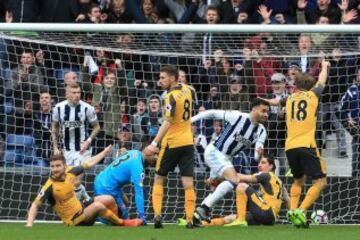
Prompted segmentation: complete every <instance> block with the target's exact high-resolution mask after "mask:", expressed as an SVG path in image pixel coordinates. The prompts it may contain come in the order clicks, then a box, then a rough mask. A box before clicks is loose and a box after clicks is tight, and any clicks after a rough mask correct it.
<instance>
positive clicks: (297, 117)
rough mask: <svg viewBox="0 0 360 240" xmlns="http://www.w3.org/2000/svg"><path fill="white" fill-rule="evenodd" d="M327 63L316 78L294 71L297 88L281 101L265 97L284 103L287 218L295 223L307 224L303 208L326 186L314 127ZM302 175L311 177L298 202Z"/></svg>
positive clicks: (303, 177)
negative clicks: (288, 176)
mask: <svg viewBox="0 0 360 240" xmlns="http://www.w3.org/2000/svg"><path fill="white" fill-rule="evenodd" d="M329 66H330V63H329V62H328V61H325V60H323V61H322V63H321V72H320V74H319V79H318V81H317V82H316V81H315V80H314V78H313V77H312V76H310V75H309V74H298V75H297V76H296V77H295V85H296V88H297V91H296V92H295V93H293V94H291V95H290V96H289V97H287V98H286V99H285V100H284V101H279V100H277V99H271V100H268V102H269V103H270V104H271V105H279V104H281V105H285V104H286V110H285V111H286V127H287V138H286V142H285V151H286V157H287V159H288V162H289V166H290V169H291V172H292V174H293V176H294V183H293V184H292V186H291V189H290V202H291V204H290V210H289V211H288V218H289V220H290V221H291V222H292V223H293V224H294V225H295V226H297V227H307V226H308V222H307V218H306V210H308V209H309V208H310V207H311V205H312V204H313V203H314V202H315V201H316V199H317V198H318V197H319V196H320V193H321V191H322V190H323V189H324V188H325V187H326V167H325V161H324V159H323V158H322V157H321V156H320V153H319V150H318V149H317V146H316V141H315V130H316V112H317V108H318V105H319V98H320V96H321V93H322V92H323V90H324V88H325V83H326V79H327V76H328V68H329ZM306 177H311V178H312V181H313V183H312V186H311V187H310V188H309V190H308V191H307V193H306V195H305V198H304V200H303V202H302V203H301V205H300V206H299V201H300V196H301V191H302V187H303V185H304V184H305V180H306Z"/></svg>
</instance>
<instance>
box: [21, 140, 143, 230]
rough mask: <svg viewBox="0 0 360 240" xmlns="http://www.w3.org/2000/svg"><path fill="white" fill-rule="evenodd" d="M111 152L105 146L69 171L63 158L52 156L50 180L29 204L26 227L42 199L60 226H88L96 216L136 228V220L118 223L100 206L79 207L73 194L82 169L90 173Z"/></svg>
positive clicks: (138, 222) (119, 223) (119, 220)
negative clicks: (58, 219) (58, 218)
mask: <svg viewBox="0 0 360 240" xmlns="http://www.w3.org/2000/svg"><path fill="white" fill-rule="evenodd" d="M111 148H112V146H111V145H110V146H108V147H107V148H105V149H104V150H103V151H102V152H101V153H99V154H97V155H95V156H94V157H92V158H90V159H89V160H87V161H85V162H84V163H83V164H82V165H80V166H77V167H73V168H67V165H66V163H65V159H64V157H63V156H61V155H54V156H52V157H51V158H50V177H49V179H48V180H47V182H46V183H45V185H44V186H43V187H42V188H41V191H40V193H39V194H38V196H37V197H36V198H35V200H34V202H33V203H32V204H31V207H30V209H29V212H28V218H27V224H26V226H27V227H32V225H33V223H34V220H35V218H36V215H37V210H38V208H39V206H40V205H41V203H42V202H43V201H44V200H45V199H48V201H49V203H50V204H51V205H52V207H53V209H54V211H55V213H56V215H58V216H59V217H60V219H61V220H62V221H63V223H64V224H66V225H68V226H78V225H92V224H94V222H95V218H96V217H97V216H100V217H102V218H104V219H106V220H107V221H109V222H112V223H113V224H115V225H121V226H122V225H123V226H137V225H140V224H141V220H140V219H133V220H123V219H120V218H118V217H117V216H116V215H115V214H114V213H113V212H112V211H110V210H108V209H107V208H106V207H105V205H104V204H102V203H101V202H92V203H89V205H88V206H83V205H82V204H81V202H80V201H79V200H78V199H77V198H76V195H75V191H74V189H75V185H74V182H75V180H76V177H77V176H78V175H79V174H82V173H83V172H84V170H85V169H90V168H92V167H94V166H95V165H96V164H97V163H99V162H100V161H101V160H102V159H103V158H104V157H105V156H106V155H108V153H110V152H111Z"/></svg>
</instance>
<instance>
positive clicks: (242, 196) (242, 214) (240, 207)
mask: <svg viewBox="0 0 360 240" xmlns="http://www.w3.org/2000/svg"><path fill="white" fill-rule="evenodd" d="M247 201H248V197H247V196H246V193H245V192H243V191H236V210H237V218H238V219H239V220H240V221H241V222H243V221H245V220H246V206H247Z"/></svg>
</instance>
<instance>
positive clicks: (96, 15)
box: [76, 3, 108, 23]
mask: <svg viewBox="0 0 360 240" xmlns="http://www.w3.org/2000/svg"><path fill="white" fill-rule="evenodd" d="M107 19H108V15H107V14H106V13H102V12H101V8H100V6H99V5H98V4H96V3H91V4H89V5H88V9H87V12H86V16H84V15H83V14H81V15H79V16H77V18H76V20H77V21H79V22H82V23H106V21H107Z"/></svg>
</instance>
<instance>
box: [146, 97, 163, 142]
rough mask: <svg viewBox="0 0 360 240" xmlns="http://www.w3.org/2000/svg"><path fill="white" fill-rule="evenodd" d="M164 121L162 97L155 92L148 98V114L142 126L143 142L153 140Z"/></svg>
mask: <svg viewBox="0 0 360 240" xmlns="http://www.w3.org/2000/svg"><path fill="white" fill-rule="evenodd" d="M161 123H162V109H161V97H160V96H159V95H157V94H153V95H151V96H150V97H149V99H148V116H144V117H143V118H142V120H141V127H142V130H143V132H144V134H145V135H144V136H143V138H142V140H141V141H142V142H151V141H152V139H154V137H155V136H156V134H157V133H158V131H159V128H160V126H161Z"/></svg>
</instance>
